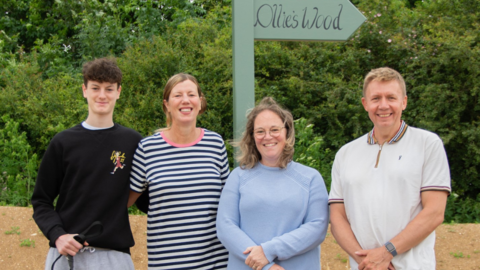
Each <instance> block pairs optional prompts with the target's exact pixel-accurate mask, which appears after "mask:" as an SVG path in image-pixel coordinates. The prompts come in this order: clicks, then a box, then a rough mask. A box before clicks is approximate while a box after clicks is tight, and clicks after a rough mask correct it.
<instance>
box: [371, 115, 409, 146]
mask: <svg viewBox="0 0 480 270" xmlns="http://www.w3.org/2000/svg"><path fill="white" fill-rule="evenodd" d="M407 128H408V125H407V124H406V123H405V121H403V120H402V123H401V124H400V128H399V129H398V131H397V133H396V134H395V136H393V137H392V138H391V139H390V140H389V141H388V144H392V143H396V142H398V141H400V139H402V138H403V135H405V132H406V131H407ZM374 132H375V128H373V129H372V131H370V132H369V133H368V136H367V143H368V144H376V143H377V141H376V140H375V136H374Z"/></svg>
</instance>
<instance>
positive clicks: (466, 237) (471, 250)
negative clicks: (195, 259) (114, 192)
mask: <svg viewBox="0 0 480 270" xmlns="http://www.w3.org/2000/svg"><path fill="white" fill-rule="evenodd" d="M130 222H131V226H132V230H133V233H134V237H135V242H136V245H135V247H133V249H132V250H131V251H132V258H133V262H134V264H135V268H136V269H139V270H146V269H147V250H146V223H147V218H146V216H130ZM436 237H437V242H436V248H435V250H436V255H437V269H438V270H457V269H458V270H480V224H443V225H441V226H440V227H439V228H438V229H437V236H436ZM47 250H48V242H47V240H46V238H45V237H44V236H43V234H42V233H41V232H40V230H39V229H38V227H37V226H36V224H35V222H34V221H33V219H32V209H31V208H23V207H0V269H1V270H10V269H15V270H16V269H22V270H23V269H44V262H45V255H46V254H47ZM321 253H322V254H321V258H322V259H321V263H322V269H323V270H345V269H349V268H348V267H349V266H348V256H347V254H346V253H345V252H343V251H342V249H341V248H340V247H339V246H338V244H337V243H336V242H335V239H334V238H333V236H332V235H331V233H330V231H329V232H328V234H327V237H326V239H325V241H324V243H323V244H322V252H321ZM289 270H293V269H289Z"/></svg>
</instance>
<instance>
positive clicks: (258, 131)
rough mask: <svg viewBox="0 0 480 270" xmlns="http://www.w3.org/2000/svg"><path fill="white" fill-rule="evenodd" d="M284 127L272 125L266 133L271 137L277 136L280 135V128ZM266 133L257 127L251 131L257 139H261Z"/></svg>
mask: <svg viewBox="0 0 480 270" xmlns="http://www.w3.org/2000/svg"><path fill="white" fill-rule="evenodd" d="M284 128H285V127H272V128H271V129H270V130H269V131H268V134H270V136H272V137H278V136H279V135H280V132H281V131H282V129H284ZM266 134H267V131H265V130H264V129H263V128H259V129H256V130H254V131H253V136H255V138H257V139H263V138H264V137H265V135H266Z"/></svg>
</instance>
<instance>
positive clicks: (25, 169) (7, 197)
mask: <svg viewBox="0 0 480 270" xmlns="http://www.w3.org/2000/svg"><path fill="white" fill-rule="evenodd" d="M0 123H1V124H2V125H3V128H1V129H0V156H1V157H2V158H1V160H0V201H3V202H6V203H7V204H12V205H17V206H27V205H28V203H29V201H30V197H31V196H32V193H33V188H34V184H35V178H36V177H37V169H38V164H39V162H38V158H37V154H34V153H33V151H32V148H31V147H30V145H29V144H28V141H27V137H26V134H25V132H20V131H19V123H18V122H15V121H13V120H12V119H11V118H10V117H9V116H8V115H4V116H2V118H1V121H0Z"/></svg>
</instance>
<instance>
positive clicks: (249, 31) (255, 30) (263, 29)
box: [233, 0, 366, 140]
mask: <svg viewBox="0 0 480 270" xmlns="http://www.w3.org/2000/svg"><path fill="white" fill-rule="evenodd" d="M365 20H366V18H365V16H363V15H362V13H361V12H360V11H358V10H357V9H356V8H355V6H354V5H353V4H352V3H350V1H348V0H233V99H234V101H233V109H234V112H233V118H234V119H233V122H234V137H235V140H238V139H239V138H240V136H241V134H242V131H243V129H244V127H245V124H246V123H245V122H246V114H247V111H248V109H250V108H253V107H254V105H255V81H254V49H253V45H254V40H290V41H292V40H294V41H295V40H296V41H345V40H347V39H348V38H349V37H350V36H351V35H352V34H353V33H354V32H355V30H357V29H358V27H360V25H361V24H362V23H363V22H364V21H365Z"/></svg>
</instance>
